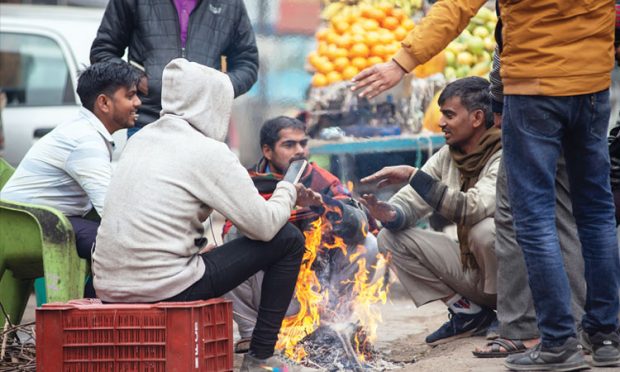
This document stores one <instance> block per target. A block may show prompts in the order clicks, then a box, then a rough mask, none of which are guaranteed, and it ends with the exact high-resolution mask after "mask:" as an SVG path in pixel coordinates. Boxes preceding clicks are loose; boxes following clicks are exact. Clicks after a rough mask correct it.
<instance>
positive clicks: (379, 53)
mask: <svg viewBox="0 0 620 372" xmlns="http://www.w3.org/2000/svg"><path fill="white" fill-rule="evenodd" d="M370 54H371V55H372V56H374V57H382V58H383V56H385V45H383V44H377V45H375V46H373V47H372V49H370Z"/></svg>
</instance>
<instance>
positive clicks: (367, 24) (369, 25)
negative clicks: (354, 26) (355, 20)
mask: <svg viewBox="0 0 620 372" xmlns="http://www.w3.org/2000/svg"><path fill="white" fill-rule="evenodd" d="M362 27H364V29H365V30H366V31H374V30H377V29H378V28H379V22H377V21H376V20H374V19H365V20H364V22H362Z"/></svg>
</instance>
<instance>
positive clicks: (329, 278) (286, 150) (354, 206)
mask: <svg viewBox="0 0 620 372" xmlns="http://www.w3.org/2000/svg"><path fill="white" fill-rule="evenodd" d="M307 145H308V136H307V134H306V125H305V124H304V123H303V122H301V121H300V120H297V119H294V118H291V117H286V116H279V117H276V118H274V119H271V120H268V121H266V122H265V123H264V124H263V126H262V127H261V131H260V146H261V150H262V153H263V157H262V158H261V159H260V160H259V162H258V163H257V164H256V165H255V166H253V167H252V168H250V170H249V172H250V176H251V177H252V181H253V182H254V185H256V188H257V189H258V191H259V192H260V193H261V194H262V195H263V196H264V197H265V198H269V197H270V196H271V195H272V193H273V191H274V189H275V187H276V185H277V183H278V182H279V181H280V180H281V179H282V175H283V174H284V173H285V172H286V170H287V168H288V167H289V164H290V163H291V162H292V161H293V160H297V159H306V158H307V157H308V146H307ZM300 183H301V184H303V185H304V186H305V187H307V188H309V189H310V190H313V191H315V192H317V193H319V194H320V195H321V196H322V201H323V206H322V207H320V208H316V207H315V208H311V209H310V208H302V209H297V210H294V211H293V213H292V215H291V218H290V219H289V221H290V222H292V223H293V224H295V225H296V226H297V227H298V228H299V229H300V230H302V231H305V230H307V229H308V228H310V223H312V222H313V221H315V220H317V219H318V218H321V217H322V216H323V215H325V217H326V218H327V221H329V224H331V229H329V230H330V231H329V232H324V233H323V236H322V243H326V244H329V243H333V240H334V237H336V236H337V237H340V238H342V239H343V242H344V244H346V247H339V248H342V249H327V248H324V249H321V250H320V252H318V257H317V260H316V261H315V264H314V265H313V269H315V272H316V273H317V277H318V279H319V281H320V282H321V288H322V289H323V290H325V289H327V290H328V291H329V293H330V297H329V298H330V304H329V305H328V306H330V309H331V310H333V311H332V312H330V313H332V314H338V315H340V316H348V315H350V314H349V313H348V310H350V309H347V308H342V307H341V306H339V305H341V304H348V301H346V299H347V298H348V296H351V293H350V285H343V284H342V281H344V280H347V279H353V275H354V274H355V273H356V272H357V270H358V264H359V263H360V262H361V261H360V259H364V260H365V261H366V268H367V269H368V270H371V271H372V266H373V265H375V264H376V261H377V253H378V249H377V240H376V238H375V236H374V235H373V234H372V233H369V231H368V229H369V221H368V217H367V215H366V213H365V211H364V208H363V206H361V205H360V204H359V203H357V202H356V201H355V200H354V199H353V198H352V197H351V193H350V192H349V191H348V190H347V189H346V188H345V187H344V186H343V185H342V183H341V182H340V180H339V179H338V178H337V177H336V176H334V175H333V174H331V173H329V172H328V171H326V170H325V169H323V168H321V167H319V166H318V165H317V164H315V163H310V164H309V165H308V167H307V168H306V171H305V172H304V175H303V176H302V178H301V179H300ZM371 222H372V225H373V226H374V221H371ZM239 235H240V234H239V232H238V230H237V229H236V228H235V227H234V226H232V224H231V223H230V222H228V223H227V225H226V226H225V236H224V238H225V239H226V240H228V239H231V238H232V237H236V236H239ZM345 251H346V254H345ZM354 254H355V255H357V258H356V259H354V260H352V261H351V260H350V258H351V257H352V255H354ZM262 280H263V273H262V272H259V273H257V274H256V275H255V276H253V277H252V278H250V279H248V280H247V281H245V282H244V283H242V284H241V285H240V286H239V287H237V288H235V289H233V290H232V291H231V292H230V293H229V294H228V295H227V296H228V297H229V298H231V299H232V300H233V305H234V309H235V314H233V315H234V318H235V322H236V323H237V325H238V326H239V333H240V335H241V339H240V341H239V342H237V344H236V345H235V351H236V352H238V353H242V352H245V351H247V347H248V344H249V340H250V335H251V334H252V330H253V329H254V325H255V323H256V321H255V319H256V316H257V313H258V304H259V303H260V298H261V293H260V286H261V282H262ZM296 305H297V303H296V302H295V301H293V302H292V303H291V306H290V307H289V310H288V312H287V315H293V314H295V313H296V312H297V311H298V310H299V309H298V306H296Z"/></svg>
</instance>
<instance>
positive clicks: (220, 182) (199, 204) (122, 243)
mask: <svg viewBox="0 0 620 372" xmlns="http://www.w3.org/2000/svg"><path fill="white" fill-rule="evenodd" d="M233 96H234V93H233V87H232V84H231V82H230V79H229V77H227V76H226V75H225V74H223V73H221V72H219V71H217V70H214V69H212V68H209V67H206V66H202V65H199V64H197V63H193V62H188V61H187V60H185V59H175V60H173V61H171V62H170V63H169V64H168V65H167V66H166V68H165V69H164V72H163V85H162V113H161V114H162V115H161V118H160V119H159V120H157V121H155V122H154V123H152V124H151V125H148V126H147V127H145V128H144V129H143V130H142V131H140V132H139V133H137V134H136V135H135V136H133V137H132V138H131V141H129V142H128V144H127V146H126V147H125V150H124V152H123V154H122V156H121V158H120V160H119V162H118V166H117V168H116V170H115V173H114V176H113V178H112V181H111V183H110V187H109V189H108V194H107V196H106V200H105V210H106V214H105V215H104V217H103V220H102V221H101V227H100V229H99V232H98V236H97V249H96V251H95V254H94V255H93V263H92V267H93V275H94V284H95V288H96V290H97V294H98V296H99V297H100V298H101V299H102V300H103V301H107V302H156V301H192V300H200V299H209V298H213V297H219V296H221V295H223V294H224V293H226V292H228V291H230V290H231V289H233V288H234V287H236V286H237V285H239V284H240V283H242V282H243V281H244V280H246V279H247V278H248V277H250V276H252V275H253V274H255V273H256V272H258V271H259V270H263V271H264V272H265V277H264V281H263V285H262V300H261V303H260V309H259V312H258V320H257V324H256V328H255V329H254V333H253V335H252V341H251V345H250V353H249V354H248V355H247V356H246V360H245V361H244V366H243V367H242V370H253V369H254V367H258V366H259V365H266V366H270V367H280V368H281V367H282V362H279V361H277V360H276V359H275V358H273V357H272V355H273V350H274V346H275V343H276V341H277V336H278V332H279V330H280V326H281V324H282V319H283V317H284V314H285V312H286V309H287V307H288V304H289V303H290V301H291V297H292V295H293V289H294V287H295V281H296V279H297V274H298V272H299V267H300V263H301V258H302V255H303V247H304V238H303V236H302V234H301V233H300V232H299V230H297V229H296V228H295V227H293V226H292V225H291V224H288V223H287V220H288V218H289V216H290V214H291V209H292V208H293V207H294V206H295V204H296V203H297V204H298V205H301V206H309V205H315V204H318V203H319V202H320V196H318V195H317V194H315V193H313V192H312V191H309V190H308V189H306V188H304V187H303V186H301V185H293V184H291V183H289V182H286V181H282V182H279V183H278V185H277V187H276V190H275V191H274V193H273V196H272V197H271V199H269V200H265V199H263V198H262V197H261V196H260V195H259V193H258V191H257V190H256V188H255V187H254V184H253V183H252V180H251V179H250V176H249V175H248V173H247V171H246V170H245V168H244V167H243V166H242V165H241V164H240V163H239V160H238V159H237V157H236V156H235V155H234V154H233V152H232V151H231V150H230V149H229V148H228V146H226V144H225V143H224V142H223V140H224V138H225V136H226V132H227V130H228V123H229V118H230V112H231V107H232V101H233ZM213 210H217V211H218V212H220V213H222V214H223V215H224V216H225V217H226V218H228V219H230V220H231V221H233V222H234V224H235V225H236V226H237V227H238V228H239V229H240V230H241V231H242V232H243V234H244V235H245V236H246V237H244V238H240V239H235V240H233V241H231V242H228V243H226V244H224V245H222V246H220V247H217V248H215V249H213V250H210V251H208V252H205V253H202V252H201V250H202V249H203V248H204V247H205V246H206V243H207V239H206V238H205V237H204V228H203V222H204V221H205V220H206V219H207V217H208V216H209V215H210V214H211V212H212V211H213Z"/></svg>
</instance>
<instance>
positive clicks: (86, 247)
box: [67, 217, 99, 298]
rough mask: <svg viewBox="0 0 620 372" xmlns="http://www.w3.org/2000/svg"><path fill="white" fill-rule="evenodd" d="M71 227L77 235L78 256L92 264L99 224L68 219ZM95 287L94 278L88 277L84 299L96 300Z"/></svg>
mask: <svg viewBox="0 0 620 372" xmlns="http://www.w3.org/2000/svg"><path fill="white" fill-rule="evenodd" d="M67 218H68V219H69V222H71V226H73V233H74V234H75V245H76V248H77V252H78V256H80V258H83V259H85V260H88V262H89V263H90V262H91V258H92V252H93V250H94V249H95V238H96V237H97V229H98V228H99V222H96V221H91V220H87V219H86V218H82V217H67ZM96 297H97V295H96V294H95V287H93V278H92V276H89V277H88V280H87V281H86V284H85V286H84V298H96Z"/></svg>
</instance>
